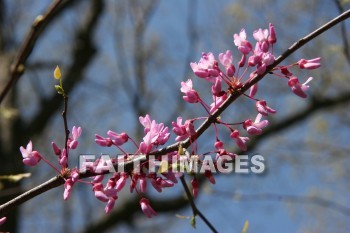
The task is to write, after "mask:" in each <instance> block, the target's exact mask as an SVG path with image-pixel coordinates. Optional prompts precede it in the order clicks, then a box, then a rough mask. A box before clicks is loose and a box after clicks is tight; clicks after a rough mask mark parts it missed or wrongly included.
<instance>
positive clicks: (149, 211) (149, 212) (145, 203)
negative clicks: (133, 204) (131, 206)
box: [140, 198, 157, 218]
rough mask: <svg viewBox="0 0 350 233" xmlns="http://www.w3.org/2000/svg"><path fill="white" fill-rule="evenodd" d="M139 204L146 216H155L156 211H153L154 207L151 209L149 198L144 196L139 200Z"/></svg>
mask: <svg viewBox="0 0 350 233" xmlns="http://www.w3.org/2000/svg"><path fill="white" fill-rule="evenodd" d="M140 205H141V209H142V212H143V213H144V214H145V215H146V216H147V217H148V218H152V216H157V213H156V211H154V209H152V207H151V206H150V204H149V200H148V199H146V198H142V199H141V200H140Z"/></svg>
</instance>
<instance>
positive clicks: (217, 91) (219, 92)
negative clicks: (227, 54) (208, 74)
mask: <svg viewBox="0 0 350 233" xmlns="http://www.w3.org/2000/svg"><path fill="white" fill-rule="evenodd" d="M221 82H222V79H221V78H220V77H217V78H216V80H215V83H214V85H213V86H212V87H211V93H213V95H215V96H222V95H224V94H225V91H223V90H222V87H221Z"/></svg>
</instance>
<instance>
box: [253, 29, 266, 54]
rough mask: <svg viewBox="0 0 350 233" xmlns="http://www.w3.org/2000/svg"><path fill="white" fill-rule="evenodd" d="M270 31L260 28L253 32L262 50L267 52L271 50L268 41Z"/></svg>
mask: <svg viewBox="0 0 350 233" xmlns="http://www.w3.org/2000/svg"><path fill="white" fill-rule="evenodd" d="M268 36H269V31H268V30H267V29H264V30H262V29H261V28H259V29H258V30H255V31H254V32H253V37H254V39H255V40H257V41H258V44H259V47H260V49H261V51H262V52H264V53H266V52H267V51H269V42H268V40H267V39H268Z"/></svg>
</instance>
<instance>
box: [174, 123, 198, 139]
mask: <svg viewBox="0 0 350 233" xmlns="http://www.w3.org/2000/svg"><path fill="white" fill-rule="evenodd" d="M172 125H173V132H174V133H175V134H176V135H178V136H177V137H176V139H175V141H177V142H179V141H182V140H184V139H186V138H188V137H190V136H192V135H195V134H196V131H195V129H194V125H193V121H192V120H186V121H185V123H184V124H182V117H178V118H177V120H176V122H174V121H173V122H172Z"/></svg>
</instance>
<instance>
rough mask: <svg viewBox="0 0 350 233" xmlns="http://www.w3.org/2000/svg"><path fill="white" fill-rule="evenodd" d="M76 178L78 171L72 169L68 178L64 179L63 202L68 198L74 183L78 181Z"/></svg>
mask: <svg viewBox="0 0 350 233" xmlns="http://www.w3.org/2000/svg"><path fill="white" fill-rule="evenodd" d="M78 178H79V172H78V170H77V169H72V170H71V176H70V178H68V179H66V182H65V183H64V192H63V199H64V200H67V199H68V198H69V196H70V193H71V190H72V187H73V185H74V184H75V182H77V181H78Z"/></svg>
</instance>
